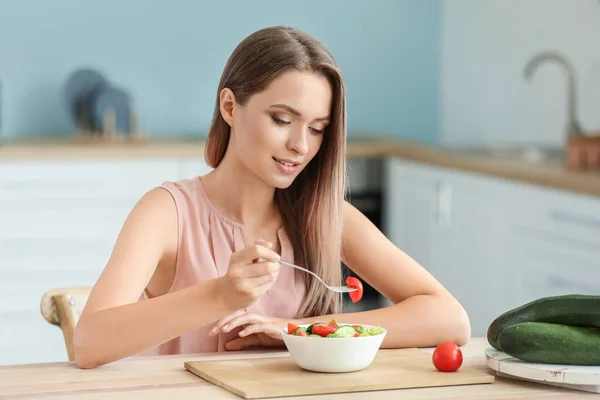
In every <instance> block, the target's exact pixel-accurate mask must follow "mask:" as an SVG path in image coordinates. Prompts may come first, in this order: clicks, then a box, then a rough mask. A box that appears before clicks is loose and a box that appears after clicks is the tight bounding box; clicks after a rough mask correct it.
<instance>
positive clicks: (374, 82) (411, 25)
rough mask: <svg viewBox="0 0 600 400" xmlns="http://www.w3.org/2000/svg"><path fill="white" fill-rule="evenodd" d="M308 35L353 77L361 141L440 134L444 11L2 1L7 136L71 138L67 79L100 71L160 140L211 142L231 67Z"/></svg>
mask: <svg viewBox="0 0 600 400" xmlns="http://www.w3.org/2000/svg"><path fill="white" fill-rule="evenodd" d="M278 24H283V25H290V26H295V27H298V28H300V29H303V30H306V31H308V32H310V33H312V34H314V35H315V36H317V37H318V38H320V39H321V41H322V42H324V43H325V45H327V46H328V47H329V48H330V49H331V50H332V52H333V53H334V55H335V56H336V58H337V59H338V61H339V63H340V64H341V67H342V70H343V71H344V74H345V78H346V80H347V86H348V124H349V130H350V131H351V132H356V131H374V132H378V133H381V134H387V135H396V136H402V137H412V138H419V139H423V140H428V141H432V140H435V139H436V138H437V137H438V135H439V113H440V111H439V89H438V88H439V79H440V73H439V72H440V42H441V38H440V31H441V4H440V0H362V1H359V0H354V1H350V0H309V1H306V0H305V1H287V2H286V1H282V0H264V1H217V0H214V1H212V2H205V1H200V0H160V1H159V0H155V1H150V0H103V1H94V2H92V1H81V0H52V1H47V0H0V83H1V84H2V92H1V96H2V103H1V104H0V109H1V112H2V115H1V119H0V137H11V136H16V135H34V134H35V135H39V134H55V133H60V134H63V133H70V132H71V131H72V130H73V129H74V125H73V123H72V121H71V120H70V118H69V116H68V114H67V110H66V107H65V104H64V102H63V101H62V98H61V87H62V84H63V83H64V81H65V79H66V78H67V76H68V74H69V73H70V72H71V71H72V70H73V69H74V68H76V67H79V66H84V65H86V66H92V67H94V68H96V69H98V70H100V71H101V72H103V73H104V74H105V75H106V76H107V77H108V78H109V79H110V80H111V81H112V82H114V83H115V84H117V85H121V86H123V87H124V88H126V89H127V90H128V91H130V93H131V94H132V95H133V96H134V101H135V106H136V108H137V110H138V112H139V115H140V125H141V127H142V128H143V129H144V130H145V131H146V132H149V133H153V134H161V135H162V134H198V133H200V134H202V133H204V132H206V129H207V128H208V125H209V123H210V119H211V115H212V109H213V102H214V98H215V90H216V87H217V84H218V80H219V77H220V74H221V71H222V68H223V67H224V65H225V61H226V59H227V57H228V56H229V54H230V53H231V51H232V50H233V48H234V47H235V46H236V45H237V43H238V42H239V41H240V40H241V39H242V38H243V37H245V36H246V35H248V34H249V33H251V32H253V31H255V30H257V29H259V28H262V27H265V26H269V25H278Z"/></svg>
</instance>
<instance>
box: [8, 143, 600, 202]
mask: <svg viewBox="0 0 600 400" xmlns="http://www.w3.org/2000/svg"><path fill="white" fill-rule="evenodd" d="M203 154H204V139H203V138H201V137H176V136H163V137H160V138H152V139H150V140H148V142H146V143H76V142H73V141H72V140H71V138H70V137H68V136H67V137H65V136H57V137H44V138H24V139H20V140H18V141H16V140H15V141H5V142H0V162H2V161H9V160H27V159H35V160H41V159H57V158H58V159H76V158H85V159H91V158H123V157H126V158H136V157H146V158H147V157H203ZM347 155H348V157H399V158H402V159H406V160H411V161H416V162H421V163H426V164H431V165H435V166H440V167H445V168H453V169H457V170H463V171H469V172H473V173H478V174H484V175H489V176H494V177H498V178H505V179H510V180H516V181H521V182H524V183H530V184H536V185H541V186H546V187H551V188H555V189H559V190H567V191H572V192H576V193H580V194H584V195H589V196H596V197H600V171H598V170H597V171H573V170H568V169H566V168H565V166H564V165H563V163H562V162H561V161H560V159H547V160H542V161H527V160H525V159H518V158H513V159H503V158H501V157H498V158H495V157H490V156H489V154H488V153H486V152H485V151H482V152H478V151H464V149H461V148H454V149H453V148H449V147H444V146H437V145H434V144H426V143H421V142H416V141H410V140H406V139H395V138H384V137H378V136H373V135H365V136H354V137H349V138H348V146H347Z"/></svg>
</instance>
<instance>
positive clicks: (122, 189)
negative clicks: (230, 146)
mask: <svg viewBox="0 0 600 400" xmlns="http://www.w3.org/2000/svg"><path fill="white" fill-rule="evenodd" d="M180 176H181V175H180V166H179V162H178V159H176V158H169V159H162V158H161V159H135V160H113V159H105V160H43V161H29V160H28V161H10V162H2V163H0V202H1V201H10V200H15V199H20V198H26V197H30V196H33V197H38V198H48V199H55V198H65V199H66V198H73V197H75V198H80V199H84V198H85V199H94V198H96V197H98V196H101V197H102V198H110V197H113V196H116V197H120V196H122V195H123V193H127V194H129V195H131V194H133V195H140V194H143V193H144V192H145V191H148V190H150V189H152V188H153V187H155V186H157V185H159V184H160V183H162V182H163V181H165V180H176V179H179V178H180ZM0 204H1V203H0Z"/></svg>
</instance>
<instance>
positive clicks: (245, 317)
mask: <svg viewBox="0 0 600 400" xmlns="http://www.w3.org/2000/svg"><path fill="white" fill-rule="evenodd" d="M288 322H291V323H295V322H297V321H294V320H283V319H281V318H276V317H268V316H264V315H260V314H254V313H247V312H245V311H238V312H236V313H233V314H231V315H229V316H227V317H225V318H223V319H222V320H220V321H219V322H218V323H217V325H216V326H215V327H214V328H213V329H212V330H211V331H210V335H211V336H215V335H217V334H218V333H219V332H229V331H231V330H233V329H235V328H237V327H243V329H242V330H241V331H240V333H239V337H238V338H235V339H233V340H231V341H230V342H227V344H225V348H226V349H227V350H242V349H244V348H246V347H250V346H261V347H283V346H284V343H283V340H282V339H281V330H282V329H283V328H285V327H287V324H288Z"/></svg>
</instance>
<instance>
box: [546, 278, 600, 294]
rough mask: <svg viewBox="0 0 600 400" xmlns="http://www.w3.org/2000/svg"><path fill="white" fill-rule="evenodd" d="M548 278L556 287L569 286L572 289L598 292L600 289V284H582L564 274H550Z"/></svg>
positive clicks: (583, 291)
mask: <svg viewBox="0 0 600 400" xmlns="http://www.w3.org/2000/svg"><path fill="white" fill-rule="evenodd" d="M547 279H548V283H549V284H550V285H552V286H553V287H556V288H569V289H570V290H573V289H574V288H577V289H575V290H577V291H578V292H581V293H598V290H600V286H590V285H586V284H581V283H579V282H573V281H571V280H569V279H566V278H563V277H562V276H558V275H554V274H553V275H550V276H548V278H547Z"/></svg>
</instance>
